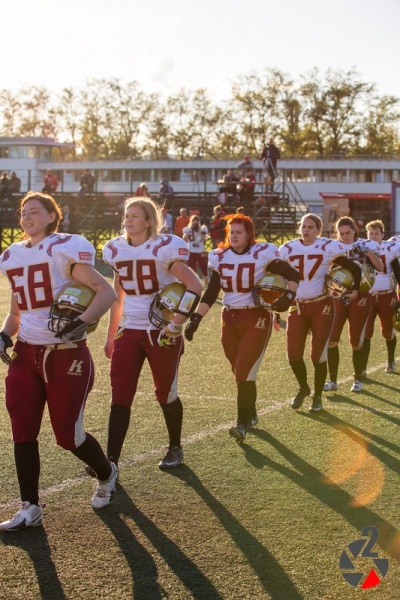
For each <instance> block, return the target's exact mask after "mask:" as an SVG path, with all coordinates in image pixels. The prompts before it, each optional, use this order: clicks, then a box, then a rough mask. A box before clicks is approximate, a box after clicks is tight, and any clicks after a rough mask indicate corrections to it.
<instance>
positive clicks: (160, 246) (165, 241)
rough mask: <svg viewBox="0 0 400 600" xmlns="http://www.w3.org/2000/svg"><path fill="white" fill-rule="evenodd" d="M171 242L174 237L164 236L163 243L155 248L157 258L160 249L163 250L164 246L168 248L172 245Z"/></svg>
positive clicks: (154, 252)
mask: <svg viewBox="0 0 400 600" xmlns="http://www.w3.org/2000/svg"><path fill="white" fill-rule="evenodd" d="M171 240H172V235H163V236H162V238H161V242H160V243H159V244H157V246H154V248H153V254H154V256H157V254H158V251H159V250H160V248H163V247H164V246H168V244H170V243H171Z"/></svg>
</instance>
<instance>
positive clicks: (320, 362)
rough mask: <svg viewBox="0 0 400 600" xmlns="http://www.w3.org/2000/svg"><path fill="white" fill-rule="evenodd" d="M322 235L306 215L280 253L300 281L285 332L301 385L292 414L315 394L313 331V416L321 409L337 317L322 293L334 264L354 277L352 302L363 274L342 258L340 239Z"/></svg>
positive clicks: (317, 222) (317, 221)
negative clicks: (307, 361) (309, 373)
mask: <svg viewBox="0 0 400 600" xmlns="http://www.w3.org/2000/svg"><path fill="white" fill-rule="evenodd" d="M321 231H322V221H321V219H320V218H319V217H318V216H317V215H314V214H312V213H308V214H306V215H304V216H303V217H302V219H301V221H300V228H299V234H300V236H301V237H300V238H297V239H295V240H292V241H291V242H287V243H286V244H283V245H282V246H281V247H280V249H279V251H280V255H281V257H282V258H283V259H284V260H287V261H288V262H289V263H290V264H291V265H292V266H293V267H294V268H295V269H296V271H298V273H299V276H300V283H299V289H298V291H297V299H296V304H294V305H293V306H291V307H290V310H289V316H288V320H287V328H286V342H287V354H288V359H289V364H290V366H291V368H292V371H293V373H294V375H295V377H296V379H297V381H298V383H299V386H300V389H299V391H298V392H297V395H296V397H295V398H294V399H293V400H292V403H291V406H292V408H294V409H297V408H300V407H301V405H302V404H303V402H304V400H305V398H306V397H307V396H309V395H310V394H311V389H310V387H309V385H308V382H307V368H306V365H305V362H304V358H303V356H304V348H305V343H306V339H307V334H308V332H309V330H311V360H312V362H313V365H314V371H315V372H314V396H313V400H312V405H311V407H310V412H318V411H320V410H322V401H321V394H322V390H323V388H324V383H325V378H326V374H327V363H326V360H327V347H328V341H329V336H330V334H331V329H332V325H333V321H334V318H335V306H334V303H333V299H332V298H330V297H329V296H328V295H327V294H326V293H325V291H324V284H325V275H326V274H327V272H328V271H329V269H330V266H331V263H332V262H334V263H335V264H336V265H339V266H341V267H345V268H346V269H349V270H350V271H351V273H352V274H353V277H354V284H353V286H352V289H351V292H350V293H349V294H348V297H349V299H350V300H354V298H356V297H357V294H358V289H359V287H360V281H361V269H360V267H359V266H358V265H357V264H356V263H355V262H354V261H352V260H350V259H349V258H347V257H346V256H344V253H345V249H344V247H343V245H342V244H341V243H340V242H339V241H337V240H331V239H328V238H323V237H320V236H321Z"/></svg>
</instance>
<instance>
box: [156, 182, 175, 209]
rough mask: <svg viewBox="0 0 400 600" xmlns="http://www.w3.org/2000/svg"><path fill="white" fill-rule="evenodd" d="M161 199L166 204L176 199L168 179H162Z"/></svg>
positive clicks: (159, 192)
mask: <svg viewBox="0 0 400 600" xmlns="http://www.w3.org/2000/svg"><path fill="white" fill-rule="evenodd" d="M158 196H159V198H160V199H161V200H162V201H163V202H164V204H165V203H166V202H171V201H172V200H173V199H174V189H173V187H172V186H171V185H170V184H169V183H168V179H161V185H160V189H159V191H158Z"/></svg>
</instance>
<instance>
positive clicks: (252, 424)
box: [246, 415, 258, 431]
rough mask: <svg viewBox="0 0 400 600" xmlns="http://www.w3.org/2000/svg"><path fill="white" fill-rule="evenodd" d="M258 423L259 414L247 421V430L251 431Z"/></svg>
mask: <svg viewBox="0 0 400 600" xmlns="http://www.w3.org/2000/svg"><path fill="white" fill-rule="evenodd" d="M257 423H258V417H257V415H254V417H251V418H250V419H249V420H248V421H247V423H246V431H250V429H253V427H255V426H256V425H257Z"/></svg>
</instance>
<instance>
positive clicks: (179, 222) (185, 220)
mask: <svg viewBox="0 0 400 600" xmlns="http://www.w3.org/2000/svg"><path fill="white" fill-rule="evenodd" d="M189 221H190V217H189V215H188V213H187V208H181V210H180V211H179V217H177V218H176V221H175V235H179V237H183V230H184V228H185V227H187V226H188V225H189Z"/></svg>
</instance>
